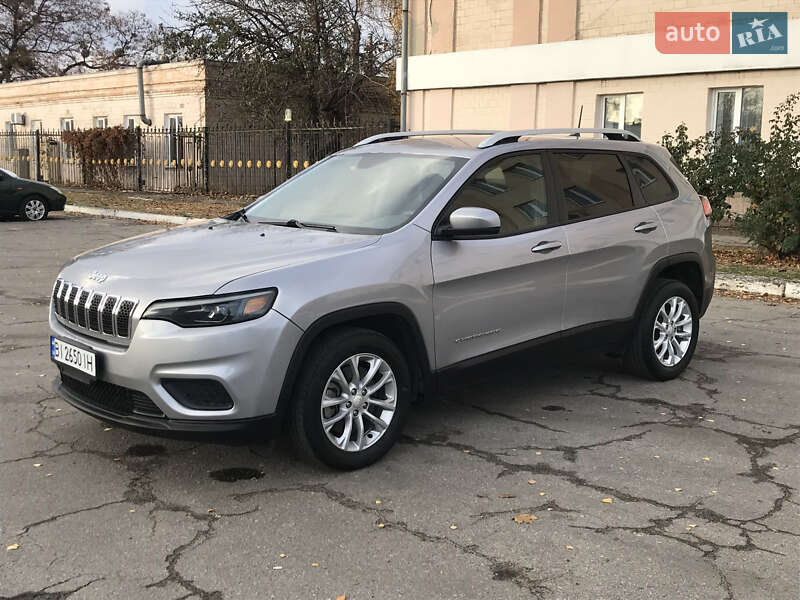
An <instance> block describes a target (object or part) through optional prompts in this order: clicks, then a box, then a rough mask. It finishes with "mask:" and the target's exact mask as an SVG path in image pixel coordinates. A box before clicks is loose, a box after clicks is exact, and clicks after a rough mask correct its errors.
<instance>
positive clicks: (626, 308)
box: [550, 151, 668, 331]
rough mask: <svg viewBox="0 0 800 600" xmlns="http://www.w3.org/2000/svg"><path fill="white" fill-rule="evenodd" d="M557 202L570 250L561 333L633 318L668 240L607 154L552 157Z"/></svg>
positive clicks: (622, 166) (616, 162)
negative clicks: (654, 266) (655, 264)
mask: <svg viewBox="0 0 800 600" xmlns="http://www.w3.org/2000/svg"><path fill="white" fill-rule="evenodd" d="M550 156H551V160H552V164H553V172H554V178H555V181H556V182H557V187H558V191H557V197H558V202H559V205H560V209H561V210H560V212H561V216H562V219H563V222H564V226H563V231H564V234H565V236H566V240H567V244H568V246H569V262H568V266H567V280H566V294H565V300H564V329H565V330H567V331H569V330H570V329H573V328H576V327H581V326H585V325H589V324H600V323H608V322H614V321H623V320H626V319H630V318H632V317H633V315H634V313H635V311H636V306H637V304H638V301H639V298H640V296H641V293H642V291H643V290H644V286H645V285H646V283H647V280H648V277H649V275H650V270H651V267H652V266H653V265H654V263H655V262H657V261H658V260H659V259H660V258H662V257H664V256H666V254H667V249H668V248H667V245H668V243H667V234H666V231H665V230H664V227H663V225H662V224H661V221H660V219H659V217H658V215H657V214H656V212H655V211H654V210H653V208H652V207H649V206H645V205H644V203H643V202H642V201H641V196H640V194H639V193H638V190H634V191H633V192H632V185H631V177H630V175H629V170H628V169H627V168H626V166H625V164H623V162H622V160H621V158H620V156H619V155H617V154H616V153H613V152H595V151H592V152H573V151H563V152H558V151H553V152H552V153H551V154H550Z"/></svg>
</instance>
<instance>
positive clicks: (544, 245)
mask: <svg viewBox="0 0 800 600" xmlns="http://www.w3.org/2000/svg"><path fill="white" fill-rule="evenodd" d="M559 248H561V242H539V243H538V244H536V245H535V246H534V247H533V248H531V252H539V253H547V252H552V251H553V250H558V249H559Z"/></svg>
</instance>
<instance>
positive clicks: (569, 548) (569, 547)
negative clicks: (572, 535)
mask: <svg viewBox="0 0 800 600" xmlns="http://www.w3.org/2000/svg"><path fill="white" fill-rule="evenodd" d="M567 550H575V548H573V547H572V546H567Z"/></svg>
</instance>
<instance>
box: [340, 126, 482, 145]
mask: <svg viewBox="0 0 800 600" xmlns="http://www.w3.org/2000/svg"><path fill="white" fill-rule="evenodd" d="M492 134H495V131H494V130H491V131H486V130H469V129H437V130H434V131H395V132H393V133H379V134H378V135H373V136H372V137H368V138H366V139H363V140H361V141H360V142H358V143H357V144H354V145H353V147H356V146H366V145H367V144H376V143H378V142H391V141H394V140H405V139H408V138H410V137H422V136H427V135H492Z"/></svg>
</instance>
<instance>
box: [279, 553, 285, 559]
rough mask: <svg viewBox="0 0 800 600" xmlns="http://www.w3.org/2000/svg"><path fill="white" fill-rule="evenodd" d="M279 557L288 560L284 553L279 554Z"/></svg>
mask: <svg viewBox="0 0 800 600" xmlns="http://www.w3.org/2000/svg"><path fill="white" fill-rule="evenodd" d="M278 556H280V557H281V558H286V555H285V554H284V553H283V552H281V553H280V554H278Z"/></svg>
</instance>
